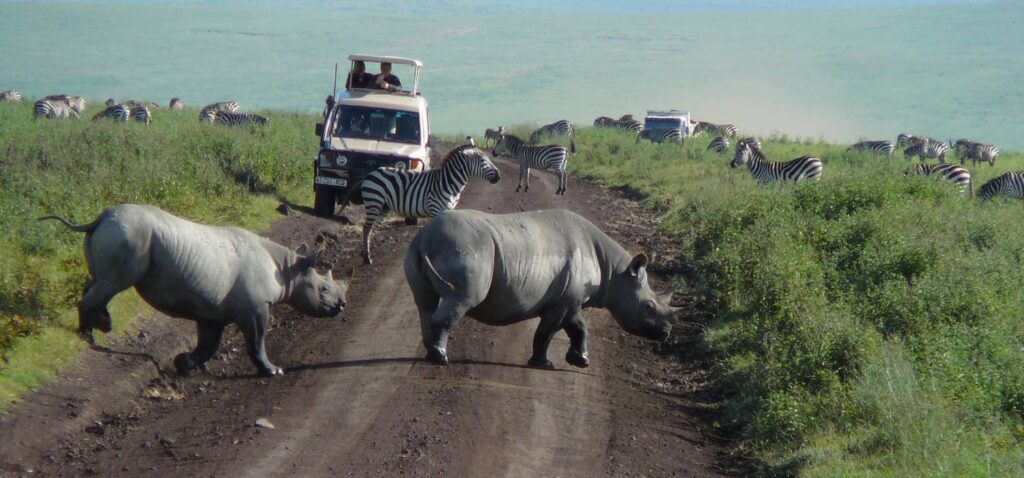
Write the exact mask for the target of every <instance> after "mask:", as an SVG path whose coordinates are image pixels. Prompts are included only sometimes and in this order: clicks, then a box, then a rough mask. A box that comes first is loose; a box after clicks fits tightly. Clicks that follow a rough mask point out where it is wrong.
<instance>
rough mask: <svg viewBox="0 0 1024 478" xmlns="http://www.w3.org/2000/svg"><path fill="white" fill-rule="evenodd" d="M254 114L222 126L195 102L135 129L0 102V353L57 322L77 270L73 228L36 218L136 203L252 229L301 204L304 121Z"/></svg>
mask: <svg viewBox="0 0 1024 478" xmlns="http://www.w3.org/2000/svg"><path fill="white" fill-rule="evenodd" d="M100 109H101V107H100V106H97V105H94V106H91V107H90V108H88V109H87V111H86V112H85V113H84V114H83V118H90V117H91V116H92V114H94V113H96V112H97V111H99V110H100ZM266 114H267V116H269V117H270V118H271V121H272V123H271V125H270V126H268V127H263V128H260V127H249V128H236V129H232V128H226V127H221V126H215V125H209V124H199V122H198V119H197V118H198V111H197V110H187V111H184V112H172V111H168V110H167V109H156V110H154V120H153V123H152V125H149V126H146V125H142V124H136V123H128V124H117V123H113V122H107V121H104V122H97V123H91V122H89V121H88V120H86V119H81V120H64V121H54V120H39V121H34V120H32V102H31V101H25V102H22V103H0V231H2V233H0V353H4V354H5V357H6V352H7V351H8V350H9V349H10V348H11V347H12V346H13V344H15V342H16V341H17V340H18V339H19V338H21V337H26V336H30V335H34V334H38V333H40V332H42V331H44V330H45V329H46V328H47V327H52V326H55V325H58V324H59V322H60V321H59V319H60V318H61V317H62V316H66V315H68V314H67V313H68V311H69V310H71V309H73V308H74V306H75V304H76V302H77V300H78V299H79V298H80V294H81V289H82V285H83V284H84V283H85V281H86V279H87V275H88V272H87V270H86V265H85V262H84V258H83V255H82V234H79V233H73V232H70V231H68V230H66V229H65V228H64V227H63V226H60V225H59V224H58V223H55V222H39V221H37V220H36V218H38V217H40V216H45V215H60V216H63V217H65V218H67V219H69V220H71V221H72V222H77V223H87V222H90V221H92V220H93V219H94V218H95V217H96V216H97V215H98V214H99V213H100V212H101V211H102V210H103V209H105V208H107V207H109V206H112V205H115V204H119V203H145V204H153V205H156V206H158V207H161V208H164V209H166V210H168V211H170V212H172V213H174V214H178V215H181V216H183V217H187V218H190V219H193V220H197V221H202V222H207V223H213V224H231V225H238V226H243V227H250V228H253V227H261V226H263V225H266V224H267V223H268V222H269V220H270V219H271V218H273V217H275V215H276V213H275V212H274V207H275V206H276V202H275V200H277V199H283V200H288V201H293V202H297V203H308V202H309V200H310V196H311V193H310V191H311V186H310V185H311V182H310V181H311V180H310V176H311V162H312V159H313V157H314V155H315V154H316V151H317V143H316V139H315V137H314V135H313V132H312V125H313V123H314V121H315V118H314V117H313V116H310V115H305V114H293V113H282V112H268V113H266ZM117 322H118V321H115V324H116V323H117ZM3 367H4V366H3V364H0V368H3Z"/></svg>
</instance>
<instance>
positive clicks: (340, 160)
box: [334, 155, 348, 166]
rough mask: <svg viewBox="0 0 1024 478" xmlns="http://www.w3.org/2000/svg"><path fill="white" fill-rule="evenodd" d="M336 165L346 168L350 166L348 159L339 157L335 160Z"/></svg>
mask: <svg viewBox="0 0 1024 478" xmlns="http://www.w3.org/2000/svg"><path fill="white" fill-rule="evenodd" d="M334 164H337V165H338V166H344V165H346V164H348V158H346V157H344V156H341V155H338V157H337V158H334Z"/></svg>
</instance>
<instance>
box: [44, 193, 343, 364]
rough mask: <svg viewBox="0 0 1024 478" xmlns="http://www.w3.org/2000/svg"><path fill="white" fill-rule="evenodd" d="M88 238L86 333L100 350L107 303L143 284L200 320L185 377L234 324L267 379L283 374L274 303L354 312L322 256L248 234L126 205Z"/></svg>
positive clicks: (96, 224)
mask: <svg viewBox="0 0 1024 478" xmlns="http://www.w3.org/2000/svg"><path fill="white" fill-rule="evenodd" d="M41 219H56V220H59V221H61V222H62V223H64V225H66V226H67V227H69V228H71V229H72V230H74V231H78V232H84V233H86V234H85V257H86V260H87V262H88V265H89V272H90V275H91V280H90V281H89V282H88V283H87V284H86V285H85V289H84V292H83V297H82V301H81V302H79V305H78V322H79V332H80V333H81V334H82V336H83V337H84V338H85V339H86V340H87V341H89V342H90V343H93V335H92V330H93V328H94V327H95V328H99V329H100V330H102V331H104V332H109V331H110V330H111V318H110V313H109V312H108V311H107V308H106V307H107V303H108V302H110V300H111V299H112V298H113V297H114V296H115V295H117V294H118V293H120V292H121V291H123V290H125V289H128V288H129V287H132V286H134V287H135V290H137V291H138V293H139V295H140V296H141V297H142V298H143V299H144V300H145V301H146V302H147V303H149V305H151V306H153V308H155V309H157V310H159V311H160V312H163V313H164V314H167V315H169V316H172V317H179V318H183V319H188V320H192V321H195V322H196V330H197V333H198V344H197V345H196V348H195V350H193V351H192V352H189V353H182V354H179V355H178V356H177V357H175V359H174V365H175V367H176V368H177V370H178V372H179V373H180V374H183V375H184V374H187V373H188V372H189V371H191V370H192V369H194V368H196V367H198V366H201V365H202V364H204V363H205V362H207V361H208V360H209V359H210V358H211V357H213V354H214V353H215V352H216V351H217V347H218V346H219V345H220V340H221V335H222V334H223V331H224V327H225V326H226V325H228V324H229V323H234V324H236V325H237V326H238V327H239V329H240V330H241V331H242V333H243V335H244V336H245V341H246V346H247V348H248V352H249V357H250V358H251V359H252V361H253V364H254V365H255V366H256V367H257V369H258V370H259V373H260V374H262V375H278V374H281V373H283V371H282V370H281V369H280V368H278V367H276V366H274V364H272V363H270V361H269V360H268V359H267V355H266V351H265V350H264V338H265V334H266V330H267V321H268V319H269V317H270V306H271V305H273V304H277V303H281V302H285V303H288V304H290V305H291V306H292V307H294V308H295V309H297V310H299V311H300V312H302V313H304V314H307V315H311V316H316V317H332V316H335V315H337V314H339V313H340V312H341V311H342V310H343V308H344V307H345V291H346V288H347V286H346V284H345V283H344V281H340V280H338V281H336V280H334V278H333V276H332V274H331V272H330V271H327V273H326V274H320V273H319V272H317V270H316V265H317V262H318V260H319V258H320V254H321V251H317V252H315V253H313V254H310V255H306V247H305V245H303V246H301V247H300V248H299V249H298V250H297V251H294V252H293V251H291V250H289V249H288V248H286V247H284V246H282V245H280V244H278V243H276V242H273V241H271V240H269V239H266V238H263V237H260V236H257V235H256V234H253V233H251V232H249V231H246V230H244V229H239V228H234V227H216V226H207V225H203V224H197V223H194V222H191V221H187V220H185V219H182V218H179V217H177V216H174V215H171V214H170V213H167V212H165V211H163V210H160V209H158V208H155V207H152V206H145V205H133V204H122V205H119V206H115V207H113V208H110V209H107V210H106V211H103V213H101V214H100V215H99V217H97V218H96V220H95V221H93V222H92V223H90V224H85V225H80V226H76V225H73V224H71V223H69V222H68V221H66V220H65V219H62V218H59V217H56V216H48V217H45V218H41Z"/></svg>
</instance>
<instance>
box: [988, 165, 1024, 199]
mask: <svg viewBox="0 0 1024 478" xmlns="http://www.w3.org/2000/svg"><path fill="white" fill-rule="evenodd" d="M995 196H1006V197H1010V198H1017V199H1021V198H1024V171H1018V172H1009V173H1003V174H1000V175H999V176H996V177H994V178H992V179H990V180H988V182H986V183H985V184H982V185H981V187H980V188H978V197H979V198H980V199H981V200H982V201H985V200H988V199H992V198H993V197H995Z"/></svg>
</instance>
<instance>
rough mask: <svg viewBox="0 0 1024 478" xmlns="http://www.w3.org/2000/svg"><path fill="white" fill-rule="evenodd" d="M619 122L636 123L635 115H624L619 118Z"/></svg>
mask: <svg viewBox="0 0 1024 478" xmlns="http://www.w3.org/2000/svg"><path fill="white" fill-rule="evenodd" d="M619 121H635V120H634V119H633V115H622V116H619Z"/></svg>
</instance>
